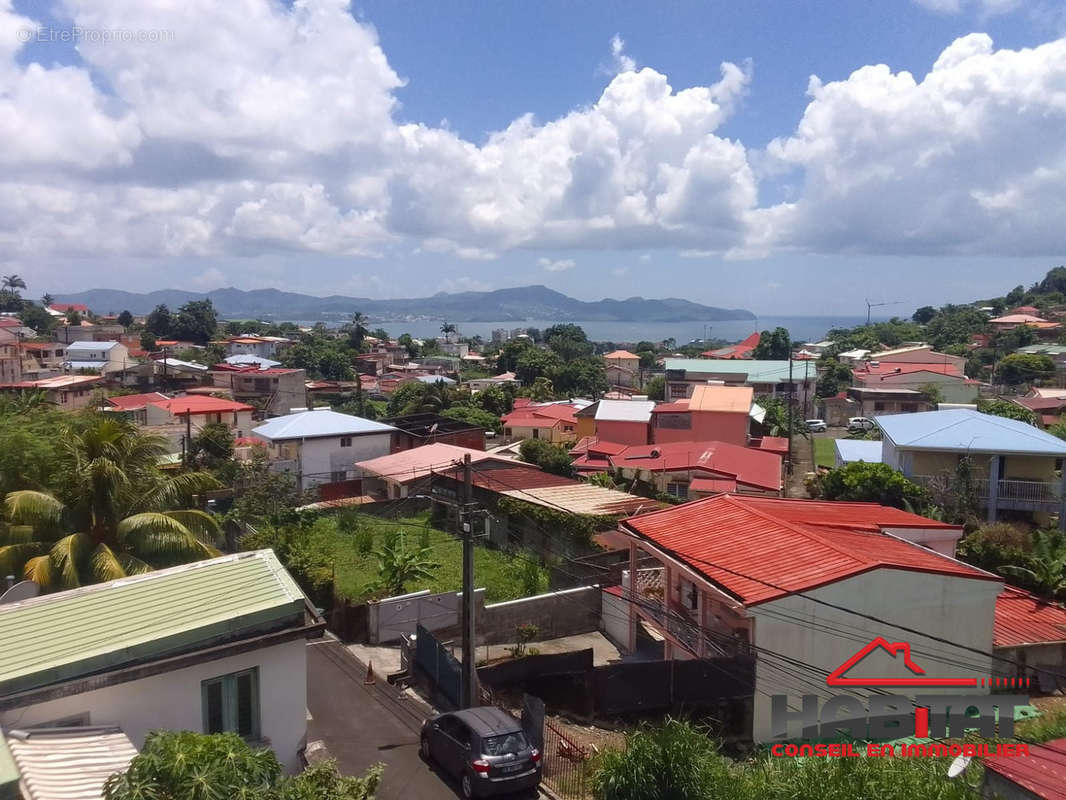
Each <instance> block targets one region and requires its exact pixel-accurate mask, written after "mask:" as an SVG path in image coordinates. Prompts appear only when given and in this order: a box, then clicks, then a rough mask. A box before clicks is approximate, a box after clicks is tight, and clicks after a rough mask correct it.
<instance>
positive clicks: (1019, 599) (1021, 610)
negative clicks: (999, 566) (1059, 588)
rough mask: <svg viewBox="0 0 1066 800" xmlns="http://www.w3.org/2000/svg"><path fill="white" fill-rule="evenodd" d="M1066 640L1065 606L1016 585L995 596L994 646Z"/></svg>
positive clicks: (1007, 587) (1017, 645)
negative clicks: (1041, 597)
mask: <svg viewBox="0 0 1066 800" xmlns="http://www.w3.org/2000/svg"><path fill="white" fill-rule="evenodd" d="M1055 642H1066V608H1063V607H1062V606H1061V605H1059V604H1058V603H1049V602H1048V601H1046V600H1042V599H1040V598H1039V597H1037V596H1036V595H1034V594H1030V593H1029V592H1026V591H1023V590H1021V589H1017V588H1015V587H1013V586H1006V587H1004V589H1003V591H1002V592H1000V593H999V597H997V598H996V623H995V628H994V632H993V634H992V645H993V646H994V647H1019V646H1021V645H1027V644H1051V643H1055Z"/></svg>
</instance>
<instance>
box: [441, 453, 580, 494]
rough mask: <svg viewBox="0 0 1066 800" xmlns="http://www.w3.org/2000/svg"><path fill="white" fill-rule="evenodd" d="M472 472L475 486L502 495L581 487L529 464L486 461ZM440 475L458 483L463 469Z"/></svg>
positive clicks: (577, 483) (443, 472) (567, 479)
mask: <svg viewBox="0 0 1066 800" xmlns="http://www.w3.org/2000/svg"><path fill="white" fill-rule="evenodd" d="M472 472H473V475H472V479H473V483H474V486H478V487H480V488H482V489H488V490H489V491H493V492H501V493H502V492H508V491H512V490H516V489H542V488H544V487H547V486H578V485H581V484H580V483H579V482H578V481H575V480H574V479H573V478H564V477H563V476H562V475H553V474H551V473H550V472H544V471H543V470H541V469H539V468H537V467H534V466H530V465H527V464H515V465H513V466H511V465H506V466H503V465H498V464H497V463H496V462H493V461H485V462H482V463H481V464H479V465H477V466H476V467H474V469H473V470H472ZM440 474H441V475H443V476H444V477H446V478H451V479H453V480H457V481H461V480H462V479H463V470H462V468H461V467H456V468H455V469H449V470H445V471H441V472H440Z"/></svg>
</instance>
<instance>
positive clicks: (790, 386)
mask: <svg viewBox="0 0 1066 800" xmlns="http://www.w3.org/2000/svg"><path fill="white" fill-rule="evenodd" d="M804 375H806V364H804ZM793 390H794V387H793V384H792V343H791V342H789V346H788V466H787V469H786V470H785V475H786V478H785V497H788V479H789V478H791V477H792V427H793V426H792V392H793Z"/></svg>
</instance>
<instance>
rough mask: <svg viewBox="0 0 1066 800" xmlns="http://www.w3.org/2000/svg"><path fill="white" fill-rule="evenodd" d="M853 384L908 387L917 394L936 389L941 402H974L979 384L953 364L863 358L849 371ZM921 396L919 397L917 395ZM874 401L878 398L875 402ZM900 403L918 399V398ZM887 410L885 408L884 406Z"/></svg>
mask: <svg viewBox="0 0 1066 800" xmlns="http://www.w3.org/2000/svg"><path fill="white" fill-rule="evenodd" d="M852 380H853V384H852V385H853V386H854V387H855V388H861V389H866V390H880V391H882V392H883V391H885V390H891V389H909V390H911V391H913V392H915V393H916V394H921V393H922V392H923V391H925V390H927V389H930V388H935V389H936V391H937V392H938V393H939V395H940V401H939V402H944V403H964V404H970V405H972V404H974V403H976V402H977V393H978V386H979V383H978V381H976V380H973V379H971V378H967V377H966V375H965V374H963V372H962V370H961V369H959V368H958V367H957V366H956V365H955V364H951V363H945V364H934V363H917V364H910V363H893V362H890V361H866V362H864V363H863V364H862V365H861V366H860V367H857V368H856V369H854V370H853V371H852ZM919 399H920V398H919ZM874 402H875V403H876V402H877V401H874ZM901 402H917V400H912V401H907V400H902V401H901ZM886 410H887V409H886Z"/></svg>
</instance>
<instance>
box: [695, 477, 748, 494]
mask: <svg viewBox="0 0 1066 800" xmlns="http://www.w3.org/2000/svg"><path fill="white" fill-rule="evenodd" d="M688 490H689V491H690V492H704V493H707V494H711V493H714V494H718V493H721V492H735V491H736V490H737V482H736V481H735V480H734V479H732V478H693V479H692V480H691V481H690V482H689V485H688Z"/></svg>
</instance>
